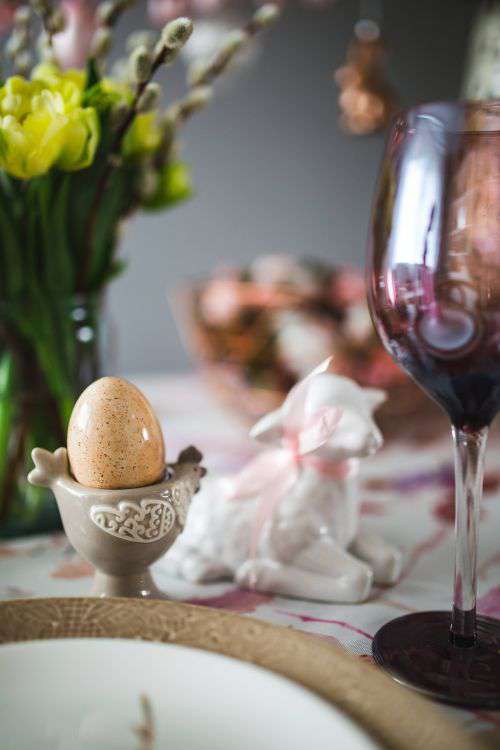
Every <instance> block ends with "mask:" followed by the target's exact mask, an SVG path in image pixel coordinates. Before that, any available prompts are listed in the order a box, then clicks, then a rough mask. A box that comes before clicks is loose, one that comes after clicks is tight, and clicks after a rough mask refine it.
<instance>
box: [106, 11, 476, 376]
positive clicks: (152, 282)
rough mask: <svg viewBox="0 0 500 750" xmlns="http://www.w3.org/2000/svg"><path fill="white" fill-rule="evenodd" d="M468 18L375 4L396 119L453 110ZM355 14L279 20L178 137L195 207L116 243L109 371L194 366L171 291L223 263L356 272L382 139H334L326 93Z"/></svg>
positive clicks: (142, 226) (154, 219)
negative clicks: (326, 264)
mask: <svg viewBox="0 0 500 750" xmlns="http://www.w3.org/2000/svg"><path fill="white" fill-rule="evenodd" d="M292 2H294V0H290V5H291V3H292ZM475 7H477V3H475V2H471V1H470V0H385V1H384V25H383V28H384V33H385V36H386V39H387V42H388V44H389V46H390V57H389V66H390V72H391V78H392V81H393V83H394V84H395V86H396V87H397V89H398V91H399V93H400V96H401V101H402V103H403V104H404V105H408V104H413V103H416V102H419V101H425V100H433V99H442V98H454V97H456V96H458V94H459V91H460V82H461V77H462V70H463V64H464V58H465V52H466V40H467V34H468V32H469V30H470V25H471V22H472V17H473V13H474V10H475ZM358 10H359V3H358V1H357V0H337V2H336V3H334V4H333V5H331V7H329V8H328V9H326V10H321V11H319V10H314V9H306V8H301V7H297V6H296V5H295V4H294V6H293V7H289V8H287V10H286V12H285V14H284V17H283V19H282V21H281V22H280V24H279V25H278V26H277V27H276V28H274V29H273V30H272V31H271V32H269V33H268V34H267V36H266V38H265V41H264V45H263V51H262V54H261V57H260V59H259V61H258V63H257V64H256V65H255V66H254V67H253V68H251V69H249V70H247V71H245V72H243V73H241V74H239V75H238V76H237V77H236V79H235V80H233V81H232V82H230V84H229V85H225V86H222V87H219V91H218V94H219V95H218V96H217V98H216V100H215V101H214V103H213V104H212V106H211V108H210V109H208V110H207V111H206V112H203V113H201V114H200V115H198V116H196V118H194V119H193V120H192V122H191V123H190V124H189V126H188V127H187V128H186V130H185V131H184V136H183V156H184V157H185V159H186V160H187V161H188V162H189V163H190V164H191V165H192V170H193V179H194V183H195V187H196V196H195V198H194V199H193V200H191V201H189V202H187V203H186V204H184V205H182V206H179V207H177V208H175V209H173V210H172V211H171V212H168V213H164V214H158V215H146V216H139V217H137V218H134V219H133V220H132V221H131V222H130V223H129V224H128V226H127V227H126V231H125V232H124V236H123V247H122V253H123V256H124V257H125V258H126V259H128V261H129V268H128V270H127V272H126V274H125V275H124V276H123V277H122V278H120V279H119V280H118V281H116V282H115V283H114V284H113V287H112V290H111V294H110V299H109V314H110V316H111V319H112V320H113V321H114V325H115V328H116V332H117V337H118V342H117V361H116V365H115V368H114V369H115V370H116V371H118V372H128V373H144V372H153V371H155V372H160V371H173V370H182V369H186V368H187V367H188V366H189V357H188V355H187V354H186V352H185V350H184V347H183V345H182V343H181V341H180V339H179V337H178V334H177V331H176V327H175V323H174V320H173V317H172V314H171V310H170V309H169V305H168V303H167V290H174V289H175V288H176V287H178V286H179V285H181V284H182V283H184V282H186V281H187V280H189V279H190V278H193V277H196V276H197V275H200V274H204V273H206V272H209V271H211V270H212V269H213V268H214V267H215V266H217V265H219V264H221V263H224V262H231V263H238V264H239V263H243V264H244V263H246V262H248V261H249V260H251V259H252V258H254V257H255V256H256V255H259V254H262V253H269V252H278V251H279V252H286V253H291V254H294V255H297V256H303V255H309V256H311V255H312V256H317V257H319V258H323V259H329V260H331V261H342V262H352V263H354V264H357V265H362V264H363V261H364V249H365V238H366V232H367V223H368V217H369V211H370V202H371V196H372V191H373V187H374V182H375V179H376V174H377V168H378V164H379V160H380V156H381V151H382V148H383V140H384V139H383V137H381V136H372V137H365V138H359V137H350V136H346V135H345V134H344V133H343V132H342V131H341V130H340V129H339V127H338V125H337V115H338V110H337V101H336V100H337V89H336V86H335V83H334V82H333V79H332V71H333V70H334V69H335V68H336V67H338V66H339V65H340V64H341V63H342V62H343V60H344V59H345V51H346V47H347V44H348V41H349V40H350V38H351V36H352V28H353V25H354V23H355V22H356V20H357V18H358V15H357V14H358ZM143 17H144V13H143V11H141V9H140V8H138V9H137V10H136V11H135V15H131V16H130V18H129V20H128V22H127V23H128V25H129V26H130V28H132V26H133V25H135V26H136V28H137V27H140V25H141V24H143V23H144V21H143ZM126 31H127V29H126V28H125V29H123V33H125V32H126ZM182 86H183V70H182V66H178V67H177V68H176V69H175V70H171V71H170V72H169V77H168V83H167V85H166V90H167V93H169V94H171V95H172V96H173V97H175V96H176V95H178V94H180V93H181V92H182Z"/></svg>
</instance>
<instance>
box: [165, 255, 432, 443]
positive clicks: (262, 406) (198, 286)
mask: <svg viewBox="0 0 500 750" xmlns="http://www.w3.org/2000/svg"><path fill="white" fill-rule="evenodd" d="M365 296H366V295H365V283H364V277H363V275H362V274H361V272H360V271H358V270H357V269H354V268H349V267H331V266H328V265H326V264H324V263H320V262H318V261H310V260H296V259H294V258H291V257H289V256H286V255H269V256H264V257H261V258H258V259H257V260H256V261H255V262H254V263H253V264H252V265H251V266H250V267H248V268H245V269H236V270H235V269H230V270H221V271H219V272H217V273H216V274H214V275H213V276H212V277H209V278H206V279H203V280H201V281H199V282H198V283H194V284H193V285H192V286H190V287H188V288H184V289H183V290H181V292H179V293H178V294H177V295H176V303H175V312H176V318H177V320H178V322H179V324H180V328H181V334H182V338H183V339H184V341H185V344H186V345H187V348H188V350H189V351H190V352H191V354H192V355H193V356H194V358H195V360H196V362H197V364H198V366H199V368H200V370H201V372H202V374H203V376H204V377H205V379H206V381H207V382H208V383H209V385H210V388H211V390H212V391H213V393H214V394H215V396H216V397H217V398H218V399H219V400H220V401H221V402H222V403H223V404H225V405H226V406H228V407H230V408H231V409H232V411H234V412H237V413H238V414H240V415H241V416H243V417H245V418H246V419H247V420H248V421H249V422H252V421H255V420H256V419H257V418H258V417H260V416H262V414H265V413H266V412H268V411H270V410H271V409H273V408H276V407H277V406H279V405H280V403H281V402H282V401H283V398H284V397H285V395H286V393H287V392H288V391H289V390H290V388H291V387H292V386H293V385H294V384H295V383H296V382H297V381H298V380H300V379H301V378H302V377H304V376H305V375H307V373H308V372H310V371H311V370H312V369H313V368H314V367H315V366H316V365H317V364H319V363H320V362H321V361H323V360H324V359H326V357H329V356H331V355H333V367H334V369H335V370H336V371H337V372H338V373H339V374H341V375H347V376H348V377H351V378H353V379H354V380H356V381H357V382H358V383H359V384H360V385H363V386H372V387H377V388H383V389H384V390H386V391H387V393H388V399H387V402H386V403H385V404H384V405H383V406H382V407H381V408H380V409H379V411H378V414H377V421H378V423H379V424H380V426H381V429H382V430H383V432H384V434H385V435H386V437H387V438H394V437H398V436H400V437H405V438H406V437H407V438H409V439H417V440H426V439H428V438H430V435H431V434H432V435H435V434H436V420H441V412H440V410H439V409H438V407H437V406H435V405H434V404H433V402H431V401H430V400H429V399H428V398H427V397H426V396H425V395H424V394H423V392H422V391H421V390H420V389H419V388H418V387H417V386H416V385H415V384H414V383H413V381H411V380H410V378H408V376H407V375H405V374H404V373H403V372H402V371H401V370H400V369H399V368H398V367H396V365H394V363H393V362H392V360H391V358H390V357H389V356H388V354H386V352H385V351H384V349H383V347H382V345H381V344H380V342H379V340H378V338H377V335H376V333H375V331H374V328H373V325H372V322H371V319H370V316H369V312H368V308H367V305H366V300H365ZM442 421H443V424H444V425H446V422H445V420H444V419H443V420H442Z"/></svg>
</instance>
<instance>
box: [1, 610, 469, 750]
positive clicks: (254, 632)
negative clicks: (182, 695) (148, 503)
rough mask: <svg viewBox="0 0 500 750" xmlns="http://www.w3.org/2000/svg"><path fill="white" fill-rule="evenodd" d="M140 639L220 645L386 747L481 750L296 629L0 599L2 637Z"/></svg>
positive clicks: (379, 676)
mask: <svg viewBox="0 0 500 750" xmlns="http://www.w3.org/2000/svg"><path fill="white" fill-rule="evenodd" d="M85 637H92V638H140V639H143V640H147V641H157V642H162V643H178V644H182V645H185V646H192V647H195V648H201V649H205V650H207V651H215V652H217V653H220V654H225V655H226V656H231V657H233V658H236V659H240V660H243V661H247V662H251V663H253V664H257V665H259V666H261V667H264V668H266V669H269V670H271V671H273V672H276V673H277V674H280V675H282V676H284V677H287V678H289V679H291V680H293V681H295V682H297V683H300V684H301V685H303V686H304V687H306V688H307V689H309V690H311V691H312V692H314V693H316V694H317V695H319V696H321V697H322V698H324V699H326V700H327V701H329V702H331V703H333V704H334V705H335V706H338V707H339V708H340V709H342V710H343V711H344V712H345V713H346V714H347V715H349V716H350V717H351V718H352V719H353V720H354V721H355V722H356V723H357V724H359V725H361V726H362V727H363V728H364V729H365V730H366V731H367V733H368V734H369V735H370V736H372V737H373V738H374V739H375V740H377V741H378V742H379V743H380V744H381V746H382V747H384V748H388V750H443V748H453V750H478V748H481V747H483V745H482V744H481V743H480V741H478V740H477V739H473V738H472V737H470V736H468V735H467V734H465V733H464V732H462V731H460V730H459V729H458V728H456V727H455V726H454V725H453V724H452V723H451V722H449V721H448V719H447V718H445V716H444V715H443V714H442V713H441V712H440V711H439V709H438V708H436V707H435V706H434V705H432V703H430V702H428V701H426V700H424V699H423V698H420V697H419V696H417V695H415V694H414V693H412V692H410V691H409V690H407V689H405V688H402V687H400V686H398V685H397V684H395V683H394V682H393V681H392V680H390V679H389V678H388V677H386V676H385V675H384V674H383V673H382V672H380V671H379V670H378V669H377V668H376V667H373V666H371V665H368V664H366V663H363V662H362V661H361V660H360V659H357V658H355V657H353V656H351V655H349V654H348V653H346V652H344V651H342V650H340V649H338V648H336V647H334V646H331V645H330V644H328V643H325V642H322V641H321V640H319V639H315V638H313V637H311V636H308V635H305V634H303V633H300V632H297V631H296V630H292V629H290V628H283V627H279V626H276V625H270V624H268V623H265V622H261V621H260V620H256V619H253V618H250V617H241V616H238V615H233V614H230V613H226V612H221V611H219V610H212V609H208V608H206V607H195V606H193V605H189V604H181V603H177V602H166V601H141V600H137V599H91V598H59V599H24V600H16V601H10V602H2V603H0V643H13V642H18V641H26V640H40V639H47V638H85Z"/></svg>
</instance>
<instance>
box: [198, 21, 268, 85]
mask: <svg viewBox="0 0 500 750" xmlns="http://www.w3.org/2000/svg"><path fill="white" fill-rule="evenodd" d="M262 28H263V27H262V25H261V24H259V23H258V22H257V21H256V20H255V19H254V18H252V19H250V21H249V22H248V23H247V24H245V26H243V27H242V29H241V31H242V33H243V35H244V36H245V37H246V39H245V43H246V42H247V41H249V40H250V39H253V38H254V37H255V36H256V35H257V34H258V33H259V32H260V31H262ZM232 59H233V53H229V54H228V52H227V51H226V49H224V47H223V48H222V49H221V50H220V52H219V53H218V54H217V55H216V56H215V58H214V60H213V61H212V62H211V64H210V65H209V66H208V67H207V69H206V71H205V73H204V75H203V76H201V77H200V78H197V79H196V81H195V82H194V83H191V86H190V88H191V89H193V88H194V87H195V86H207V85H208V84H210V83H212V81H213V80H214V79H215V78H218V76H220V75H221V73H223V72H224V71H225V69H226V68H227V66H228V65H229V63H230V62H231V60H232Z"/></svg>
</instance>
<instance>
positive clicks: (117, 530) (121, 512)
mask: <svg viewBox="0 0 500 750" xmlns="http://www.w3.org/2000/svg"><path fill="white" fill-rule="evenodd" d="M89 515H90V518H91V520H92V521H93V522H94V523H95V525H96V526H98V527H99V528H100V529H102V530H103V531H105V532H106V533H107V534H111V536H116V537H118V539H125V540H127V541H129V542H141V543H147V542H156V541H158V540H159V539H163V537H165V536H166V535H167V534H168V533H169V531H171V529H172V528H173V526H174V524H175V519H176V512H175V510H174V508H173V507H172V505H171V503H170V502H169V500H167V499H165V500H159V499H157V498H144V500H141V501H140V503H134V502H131V501H129V500H122V502H120V503H118V505H117V506H116V507H114V506H112V505H93V506H92V507H91V509H90V511H89Z"/></svg>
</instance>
